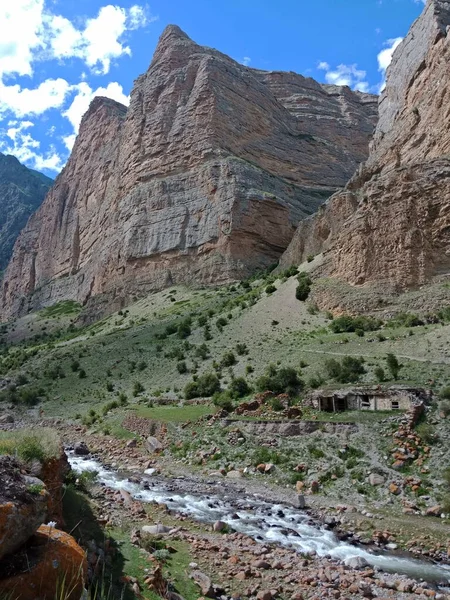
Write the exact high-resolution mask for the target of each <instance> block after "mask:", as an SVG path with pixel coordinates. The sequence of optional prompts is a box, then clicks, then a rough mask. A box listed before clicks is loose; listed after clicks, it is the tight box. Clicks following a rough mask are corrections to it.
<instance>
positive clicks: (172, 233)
mask: <svg viewBox="0 0 450 600" xmlns="http://www.w3.org/2000/svg"><path fill="white" fill-rule="evenodd" d="M375 121H376V103H375V99H374V97H373V96H370V95H368V94H362V93H359V92H352V91H350V90H349V89H348V88H344V87H335V86H328V85H320V84H318V83H317V82H315V81H313V80H312V79H307V78H304V77H302V76H300V75H296V74H295V73H282V72H270V73H268V72H264V71H259V70H255V69H249V68H247V67H245V66H243V65H240V64H238V63H236V62H235V61H233V60H232V59H230V58H229V57H227V56H225V55H223V54H221V53H220V52H218V51H216V50H213V49H210V48H204V47H201V46H199V45H197V44H195V43H194V42H193V41H192V40H190V39H189V38H188V37H187V36H186V35H185V34H184V33H183V32H182V31H181V30H180V29H179V28H178V27H175V26H169V27H168V28H167V29H166V30H165V31H164V33H163V35H162V37H161V39H160V41H159V44H158V47H157V49H156V52H155V55H154V58H153V61H152V63H151V65H150V67H149V70H148V71H147V73H145V74H144V75H142V76H141V77H139V78H138V79H137V80H136V82H135V86H134V89H133V91H132V93H131V101H130V106H129V108H128V109H126V108H125V107H124V106H122V105H120V104H118V103H116V102H114V101H112V100H108V99H105V98H96V99H94V101H93V102H92V104H91V106H90V109H89V111H88V112H87V114H86V115H85V116H84V118H83V121H82V123H81V127H80V133H79V135H78V138H77V141H76V143H75V146H74V149H73V152H72V155H71V157H70V159H69V161H68V163H67V165H66V167H65V168H64V170H63V172H62V173H61V175H60V176H59V177H58V179H57V180H56V183H55V185H54V187H53V189H52V190H51V192H50V193H49V195H48V196H47V198H46V200H45V202H44V204H43V205H42V207H41V208H40V209H39V210H38V211H37V212H36V213H35V214H34V215H33V217H32V218H31V219H30V222H29V223H28V225H27V227H26V228H25V229H24V230H23V232H22V234H21V236H20V238H19V239H18V241H17V243H16V246H15V250H14V256H13V259H12V261H11V263H10V265H9V267H8V270H7V273H6V276H5V280H4V285H3V294H2V306H3V308H2V315H3V318H8V317H11V316H14V315H19V314H23V313H25V312H27V311H28V310H33V309H36V308H39V307H42V306H44V305H49V304H53V303H55V302H57V301H59V300H64V299H74V300H77V301H79V302H82V303H84V304H86V303H89V307H90V314H91V317H92V318H94V317H95V316H96V314H101V313H104V312H105V310H108V311H113V310H114V309H117V308H120V307H122V306H123V305H124V304H126V303H127V302H129V301H130V300H131V299H132V298H134V297H136V296H142V295H144V294H146V293H148V292H151V291H153V290H156V289H161V288H163V287H164V286H168V285H172V284H175V283H199V284H208V283H221V282H226V281H229V280H232V279H235V278H240V277H242V276H246V275H248V274H250V273H251V272H253V271H254V270H255V269H258V268H262V267H266V266H267V265H269V264H272V263H273V262H275V261H277V260H278V258H279V256H280V255H281V253H282V252H283V251H284V250H285V249H286V247H287V245H288V244H289V242H290V240H291V238H292V236H293V234H294V231H295V228H296V226H297V225H298V223H299V221H301V220H302V219H304V218H305V217H306V216H308V215H310V214H312V213H313V212H315V210H317V208H318V206H319V205H321V204H322V203H323V201H324V200H325V199H326V198H327V197H328V196H329V195H330V194H331V193H332V192H334V191H335V190H336V189H337V188H338V187H340V186H342V185H344V183H345V182H346V181H347V180H348V177H349V176H350V175H351V174H352V173H353V172H354V169H355V167H356V165H357V164H358V163H359V162H360V161H361V160H363V159H365V158H366V156H367V152H368V141H369V138H370V136H371V134H372V130H373V126H374V124H375Z"/></svg>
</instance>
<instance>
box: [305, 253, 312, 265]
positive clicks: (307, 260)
mask: <svg viewBox="0 0 450 600" xmlns="http://www.w3.org/2000/svg"><path fill="white" fill-rule="evenodd" d="M313 260H314V254H308V256H307V257H306V262H309V263H310V262H312V261H313Z"/></svg>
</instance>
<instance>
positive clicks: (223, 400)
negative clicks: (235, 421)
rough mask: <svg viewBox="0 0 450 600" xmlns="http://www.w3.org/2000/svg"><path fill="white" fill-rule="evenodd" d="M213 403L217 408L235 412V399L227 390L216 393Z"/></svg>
mask: <svg viewBox="0 0 450 600" xmlns="http://www.w3.org/2000/svg"><path fill="white" fill-rule="evenodd" d="M212 401H213V404H214V405H215V406H218V407H219V408H222V409H223V410H226V411H227V412H232V410H233V406H234V398H233V395H232V393H231V392H230V391H229V390H225V391H224V392H216V393H215V394H214V395H213V398H212Z"/></svg>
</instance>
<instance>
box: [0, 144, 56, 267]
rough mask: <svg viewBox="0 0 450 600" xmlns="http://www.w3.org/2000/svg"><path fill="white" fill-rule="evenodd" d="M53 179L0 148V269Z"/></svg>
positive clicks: (6, 262) (7, 260)
mask: <svg viewBox="0 0 450 600" xmlns="http://www.w3.org/2000/svg"><path fill="white" fill-rule="evenodd" d="M52 185H53V179H50V177H47V176H46V175H44V174H43V173H39V171H34V170H33V169H29V168H28V167H26V166H25V165H23V164H21V163H20V162H19V161H18V160H17V158H15V157H14V156H11V155H9V154H2V153H1V152H0V271H3V270H4V269H5V268H6V266H7V265H8V262H9V259H10V258H11V255H12V251H13V247H14V243H15V241H16V239H17V236H18V235H19V233H20V232H21V230H22V229H23V228H24V227H25V225H26V223H27V221H28V219H29V217H30V216H31V215H32V214H33V212H34V211H35V210H36V209H37V208H39V206H40V205H41V204H42V202H43V200H44V198H45V195H46V194H47V192H48V190H49V189H50V188H51V186H52Z"/></svg>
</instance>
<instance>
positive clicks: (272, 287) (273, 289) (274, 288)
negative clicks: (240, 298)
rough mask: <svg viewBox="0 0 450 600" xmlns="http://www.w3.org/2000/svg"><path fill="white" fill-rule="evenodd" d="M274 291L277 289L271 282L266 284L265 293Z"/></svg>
mask: <svg viewBox="0 0 450 600" xmlns="http://www.w3.org/2000/svg"><path fill="white" fill-rule="evenodd" d="M276 291H277V288H276V287H275V286H274V285H273V283H271V284H270V285H268V286H267V287H266V294H273V293H274V292H276Z"/></svg>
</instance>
